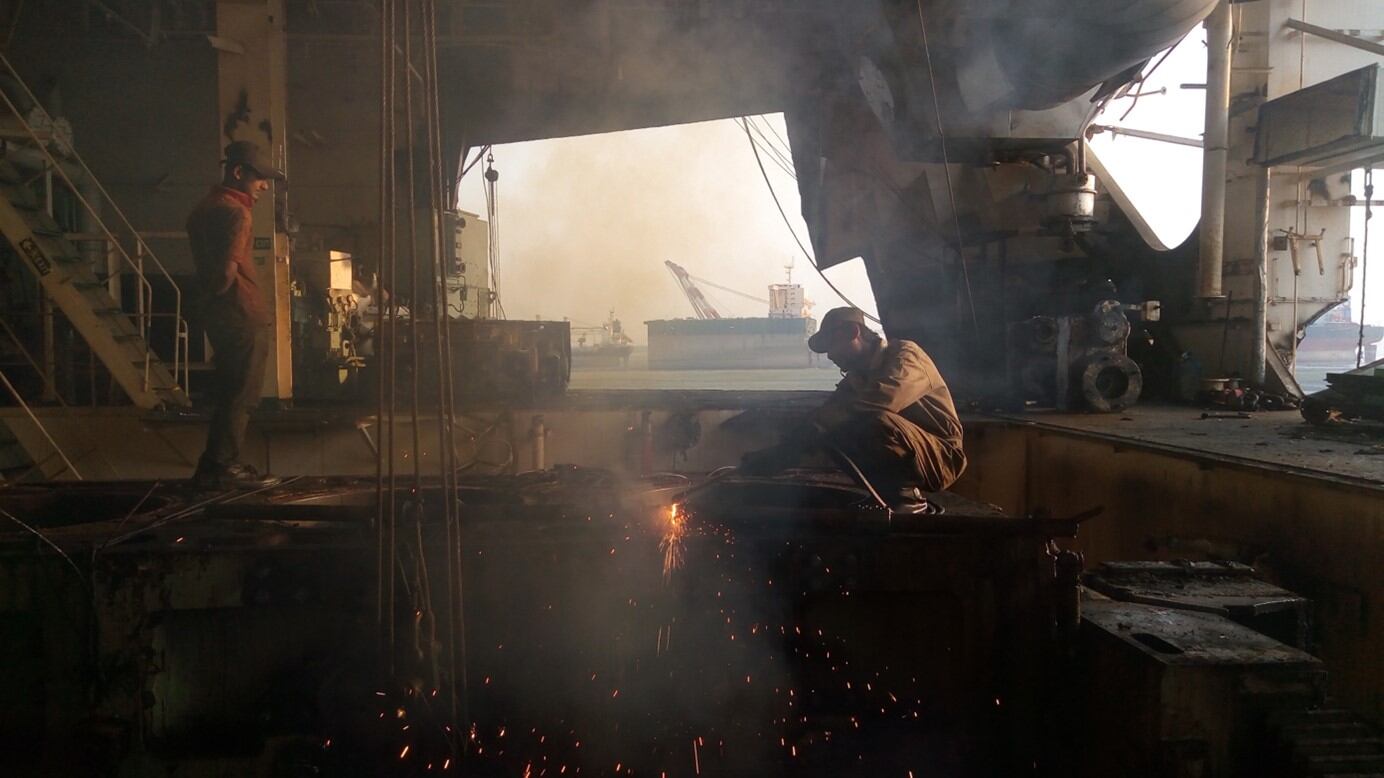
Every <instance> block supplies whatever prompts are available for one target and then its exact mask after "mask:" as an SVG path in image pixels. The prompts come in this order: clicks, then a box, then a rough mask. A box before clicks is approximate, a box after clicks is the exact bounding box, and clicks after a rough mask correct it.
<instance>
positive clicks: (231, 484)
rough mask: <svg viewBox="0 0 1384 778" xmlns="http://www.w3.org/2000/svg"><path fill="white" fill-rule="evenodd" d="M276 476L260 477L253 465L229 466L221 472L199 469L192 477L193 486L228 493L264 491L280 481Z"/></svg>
mask: <svg viewBox="0 0 1384 778" xmlns="http://www.w3.org/2000/svg"><path fill="white" fill-rule="evenodd" d="M282 480H283V479H282V478H279V477H278V476H276V475H260V473H259V471H257V470H255V468H254V467H253V466H252V465H242V464H234V465H227V466H226V467H225V469H223V470H221V471H219V472H212V471H208V470H204V469H202V468H199V469H198V472H197V474H196V475H194V476H193V477H192V485H193V486H195V487H196V488H198V489H202V490H205V491H227V490H231V489H263V488H265V487H269V486H273V485H275V484H277V483H279V482H280V481H282Z"/></svg>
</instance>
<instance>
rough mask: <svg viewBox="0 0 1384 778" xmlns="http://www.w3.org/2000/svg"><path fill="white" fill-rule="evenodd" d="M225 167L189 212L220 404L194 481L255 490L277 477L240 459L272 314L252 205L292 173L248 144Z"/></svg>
mask: <svg viewBox="0 0 1384 778" xmlns="http://www.w3.org/2000/svg"><path fill="white" fill-rule="evenodd" d="M223 164H224V166H225V170H224V173H223V175H222V178H221V183H220V184H219V185H218V186H213V187H212V188H211V191H210V192H208V193H207V196H206V197H203V198H202V201H201V202H200V203H198V204H197V207H196V208H194V209H193V211H192V214H191V215H189V216H188V217H187V237H188V240H189V241H190V242H191V244H192V259H193V262H194V263H195V264H196V266H197V295H196V298H195V299H196V300H197V303H198V305H197V308H198V309H200V312H201V316H202V323H203V326H204V327H205V329H206V332H207V338H208V339H209V340H210V341H211V345H212V348H213V349H214V353H213V355H212V364H213V367H214V371H213V373H212V381H213V385H212V387H211V393H212V397H213V398H214V402H215V403H216V405H215V408H214V410H213V412H212V417H211V426H210V428H209V429H208V431H207V448H206V451H204V452H203V453H202V457H201V459H200V460H198V462H197V472H196V473H194V474H193V476H192V479H193V484H194V485H195V486H197V487H198V488H203V489H253V488H257V487H261V486H272V485H273V484H275V483H278V481H279V479H278V478H275V477H274V476H270V475H260V474H259V473H258V472H256V471H255V468H254V467H252V466H250V465H247V464H244V463H241V462H240V461H239V459H240V446H241V444H242V443H243V442H244V440H245V426H246V424H248V423H249V421H250V411H251V410H252V409H253V408H254V407H255V405H257V404H258V403H259V397H260V389H261V387H262V386H263V384H264V367H265V358H266V357H267V355H268V352H269V313H268V311H267V310H266V308H265V303H264V295H263V294H262V293H261V292H260V288H259V281H258V275H259V271H258V270H257V269H256V267H255V261H254V257H253V256H252V248H253V243H254V231H253V229H252V228H251V208H252V207H253V206H254V204H255V203H256V202H258V201H259V198H260V196H261V195H262V194H264V193H265V192H266V191H268V190H269V182H270V180H275V181H286V180H288V177H287V176H286V175H284V172H283V171H282V170H279V169H278V168H276V167H274V166H273V165H272V164H271V163H270V160H269V156H268V155H267V154H265V153H264V152H263V151H262V150H261V149H260V148H259V146H256V145H255V144H254V143H251V142H249V141H235V142H234V143H231V144H230V145H229V146H227V147H226V159H225V161H224V163H223Z"/></svg>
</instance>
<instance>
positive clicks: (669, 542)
mask: <svg viewBox="0 0 1384 778" xmlns="http://www.w3.org/2000/svg"><path fill="white" fill-rule="evenodd" d="M684 518H685V517H684V516H683V513H682V505H681V504H679V503H673V504H672V505H669V506H668V524H667V527H666V528H665V529H664V532H663V539H662V540H660V541H659V543H658V547H659V550H661V551H662V552H663V580H664V581H668V580H671V579H672V577H673V571H674V570H676V569H678V568H679V567H682V540H683V535H684V533H685V532H686V525H685V522H684Z"/></svg>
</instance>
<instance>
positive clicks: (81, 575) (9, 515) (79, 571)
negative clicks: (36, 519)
mask: <svg viewBox="0 0 1384 778" xmlns="http://www.w3.org/2000/svg"><path fill="white" fill-rule="evenodd" d="M0 516H4V517H5V518H7V519H9V520H10V521H12V522H14V523H15V524H18V525H19V526H21V527H23V528H24V529H25V530H26V531H28V532H29V534H31V535H33V536H34V537H36V538H38V539H39V540H40V541H42V542H43V543H44V545H46V546H48V547H49V548H51V549H53V550H54V551H55V552H57V554H58V556H60V557H62V559H63V561H64V562H66V563H67V564H68V566H69V567H71V568H72V571H73V572H75V573H76V574H77V577H78V578H80V579H82V583H86V580H87V577H86V574H85V573H83V572H82V568H80V567H78V566H77V563H76V562H73V561H72V557H70V556H68V555H67V552H66V551H63V550H62V549H61V548H59V547H58V544H57V543H54V542H53V541H51V540H49V539H48V536H47V535H45V534H43V533H42V532H39V531H38V530H37V529H34V528H33V527H31V526H29V525H28V524H26V523H25V522H24V521H23V520H21V519H20V518H19V517H18V516H15V515H14V514H13V513H10V512H9V511H7V510H5V509H4V508H0Z"/></svg>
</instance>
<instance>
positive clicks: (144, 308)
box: [0, 54, 189, 391]
mask: <svg viewBox="0 0 1384 778" xmlns="http://www.w3.org/2000/svg"><path fill="white" fill-rule="evenodd" d="M0 66H3V67H4V70H5V72H6V73H7V74H8V75H9V76H10V77H11V78H13V79H14V83H16V84H17V85H18V86H19V88H20V89H21V90H23V92H24V96H25V97H27V98H28V100H29V102H31V103H32V104H33V106H34V108H35V110H37V111H40V112H41V113H42V114H43V116H44V117H45V119H47V121H48V123H49V124H50V126H51V124H52V121H53V120H52V117H51V116H49V114H48V112H47V111H46V110H45V109H44V108H43V106H42V105H41V104H40V103H39V101H38V98H37V97H35V96H34V93H33V92H32V91H31V90H30V89H29V85H28V84H26V83H25V82H24V79H23V78H21V77H20V75H19V71H17V70H15V68H14V65H12V64H11V63H10V60H9V58H8V57H6V56H5V55H3V54H0ZM0 100H3V101H4V103H5V105H6V106H7V107H8V108H9V109H10V112H11V113H12V114H14V117H15V119H16V120H18V122H19V126H20V127H21V128H22V129H23V130H24V132H25V133H26V134H27V135H28V136H29V138H30V140H31V141H32V142H33V144H34V146H35V148H37V149H38V150H39V151H40V152H42V153H43V155H44V157H46V158H47V160H48V164H49V165H50V166H51V168H52V170H53V171H54V172H56V173H57V174H58V175H59V176H60V177H61V178H62V179H63V181H64V182H66V183H67V187H68V189H69V190H70V191H71V192H72V194H73V196H75V197H76V198H77V201H78V202H80V203H81V205H82V207H83V208H85V209H86V211H87V213H89V214H90V215H91V217H92V220H93V221H94V223H95V224H96V226H97V227H98V228H99V230H100V234H101V235H104V236H105V239H106V241H107V242H108V245H109V246H113V247H114V248H115V250H116V252H117V254H118V255H119V256H120V258H121V260H122V261H123V263H124V264H125V266H127V267H128V268H129V269H130V271H131V272H132V273H133V274H134V275H135V278H136V280H137V284H136V289H137V290H138V293H137V294H138V298H139V299H138V300H137V311H138V313H137V314H136V316H135V322H136V327H137V328H138V330H139V334H140V337H141V338H143V340H144V388H145V390H148V389H149V388H150V382H149V370H150V364H151V360H152V359H153V354H152V349H153V347H152V345H151V343H150V340H149V320H150V317H151V315H152V314H151V313H150V307H151V306H152V303H153V295H154V290H153V285H152V284H150V283H149V279H148V277H147V276H146V275H145V273H144V258H145V257H148V258H149V259H150V260H151V261H152V262H153V264H154V267H155V269H156V270H157V271H158V273H159V274H160V275H161V276H162V277H163V278H164V279H165V280H166V281H167V282H168V285H169V287H170V288H171V289H172V290H173V313H172V314H171V315H172V317H173V321H174V333H175V336H174V346H173V364H172V365H171V370H172V375H173V380H174V381H175V382H176V381H178V378H179V375H180V374H181V375H182V376H183V383H182V387H183V389H184V391H186V388H187V383H186V381H187V369H186V361H187V360H186V359H185V358H184V357H185V355H186V353H187V349H188V346H189V342H188V341H189V338H188V325H187V321H186V320H185V319H184V318H183V315H182V312H183V293H182V289H180V288H179V287H178V284H177V282H175V281H174V280H173V276H172V274H170V273H169V272H168V268H166V267H164V264H163V262H161V261H160V260H159V258H158V256H157V255H155V254H154V252H153V250H152V249H150V248H149V245H148V244H147V243H145V241H144V238H143V237H142V236H140V234H139V232H137V231H136V230H135V228H134V226H133V225H132V224H130V220H129V219H128V218H126V216H125V212H124V211H122V210H120V207H119V206H118V205H116V203H115V200H114V199H113V198H112V197H111V196H110V193H109V192H107V191H106V188H105V186H103V185H102V184H101V182H100V180H98V179H97V178H96V175H95V174H94V173H92V172H91V168H89V167H87V164H86V162H85V161H84V160H83V159H82V158H81V155H79V154H78V153H77V150H76V149H73V148H69V149H67V150H68V152H70V154H71V157H70V160H69V161H71V162H74V163H76V164H77V165H78V166H79V167H80V168H81V170H82V172H83V174H84V175H86V177H87V180H88V181H90V182H91V183H92V184H93V185H94V186H95V187H96V189H97V191H99V192H100V193H101V198H102V201H103V202H104V203H105V204H106V206H108V208H109V210H110V211H111V212H113V213H114V214H115V215H116V217H118V218H119V221H120V223H121V224H123V225H124V228H125V230H126V232H128V233H129V234H130V235H131V236H132V237H133V239H134V245H135V255H136V256H134V257H132V256H131V255H130V252H129V251H127V250H126V249H125V246H124V245H123V244H122V243H121V242H120V240H119V239H118V238H116V236H115V235H114V234H113V233H112V232H111V230H110V228H109V227H107V226H106V222H105V219H103V218H102V217H101V214H100V213H98V212H97V211H96V209H95V208H94V207H92V205H91V203H90V202H88V201H87V199H86V198H85V197H83V196H82V193H81V192H80V191H79V190H78V188H77V185H76V184H75V183H74V182H73V181H72V178H71V177H70V176H68V174H67V171H66V170H64V169H63V165H62V163H61V162H60V161H59V160H58V158H57V157H56V156H54V154H53V152H52V151H51V150H49V148H48V145H47V143H45V142H44V140H43V139H42V138H41V137H40V136H39V133H38V132H37V131H35V130H34V128H33V126H32V125H30V124H29V121H28V119H26V118H25V117H24V115H23V113H22V112H21V111H20V110H19V107H18V106H17V105H15V103H14V101H13V100H12V99H11V98H10V96H9V95H8V94H6V93H5V90H3V89H0Z"/></svg>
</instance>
